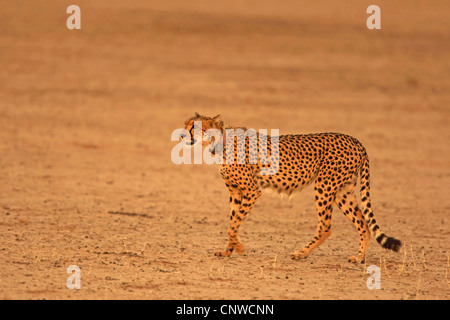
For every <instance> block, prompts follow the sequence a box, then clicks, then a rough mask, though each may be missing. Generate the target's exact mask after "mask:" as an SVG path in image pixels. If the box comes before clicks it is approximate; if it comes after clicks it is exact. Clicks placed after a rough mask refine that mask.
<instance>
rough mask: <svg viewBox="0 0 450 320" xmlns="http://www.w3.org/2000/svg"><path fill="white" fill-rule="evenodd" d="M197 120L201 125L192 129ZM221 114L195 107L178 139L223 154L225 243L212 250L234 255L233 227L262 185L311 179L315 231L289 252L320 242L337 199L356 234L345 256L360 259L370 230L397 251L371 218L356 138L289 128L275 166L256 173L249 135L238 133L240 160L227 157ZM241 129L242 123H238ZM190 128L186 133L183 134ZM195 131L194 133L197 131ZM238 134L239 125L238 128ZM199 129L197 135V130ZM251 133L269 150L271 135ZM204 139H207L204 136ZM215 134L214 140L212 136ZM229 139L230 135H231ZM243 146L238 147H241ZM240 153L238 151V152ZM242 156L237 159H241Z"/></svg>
mask: <svg viewBox="0 0 450 320" xmlns="http://www.w3.org/2000/svg"><path fill="white" fill-rule="evenodd" d="M198 121H201V131H194V129H197V128H198V126H197V125H196V124H198V123H199V122H198ZM230 128H231V129H236V127H232V126H228V127H225V126H224V123H223V121H222V120H221V116H220V115H217V116H215V117H207V116H202V115H200V114H198V113H195V115H194V116H193V117H191V118H189V119H187V120H186V121H185V131H184V132H185V134H181V137H182V138H183V141H186V143H187V144H188V145H194V144H195V143H196V142H197V141H198V140H200V141H202V146H203V147H206V146H208V145H209V146H210V150H212V153H214V152H215V149H214V148H213V149H211V146H217V145H218V144H219V142H220V144H221V145H222V149H223V150H222V156H223V160H224V161H222V163H221V164H220V169H219V172H220V174H221V175H222V178H223V179H224V181H225V185H226V187H227V188H228V190H229V193H230V198H229V201H230V217H229V218H230V225H229V228H228V245H227V247H226V249H225V250H224V251H217V252H216V253H215V255H216V256H221V257H228V256H230V255H231V254H232V252H233V251H236V252H237V253H238V254H239V255H242V254H243V253H244V245H243V244H242V242H241V240H240V238H239V235H238V230H239V226H240V225H241V223H242V222H243V221H244V220H245V219H246V217H247V216H248V214H249V213H250V211H251V209H252V207H253V206H254V204H255V202H256V200H257V199H258V198H259V197H260V196H261V195H262V190H265V189H267V190H272V191H275V192H277V193H280V194H287V195H289V196H290V195H291V194H292V193H293V192H296V191H299V190H301V189H302V188H304V187H305V186H307V185H308V184H310V183H314V193H315V204H316V210H317V216H318V220H319V221H318V224H317V230H316V234H315V236H314V237H313V238H312V239H311V241H309V243H307V244H306V245H305V246H304V247H303V248H302V249H301V250H298V251H295V252H294V253H293V254H292V255H291V258H292V259H294V260H298V259H303V258H306V257H308V256H309V255H310V253H311V252H312V251H313V250H314V249H316V248H317V247H318V246H319V245H320V244H321V243H323V242H324V241H325V239H327V238H328V237H329V236H330V235H331V214H332V211H333V205H334V204H336V205H337V206H338V208H339V209H340V210H341V211H342V212H343V213H344V215H345V216H346V217H347V218H348V219H349V220H350V221H351V222H352V223H353V225H354V226H355V228H356V229H357V231H358V235H359V251H358V254H357V255H356V256H352V257H350V258H349V259H348V261H349V262H354V263H363V262H364V261H365V256H366V252H367V249H368V247H369V241H370V234H371V233H372V234H373V235H374V237H375V239H376V241H377V242H378V243H379V244H380V245H381V247H383V248H385V249H389V250H392V251H394V252H398V251H399V249H400V247H401V241H400V240H397V239H395V238H393V237H389V236H387V235H386V234H385V233H383V232H382V231H381V229H380V227H379V226H378V224H377V221H376V220H375V217H374V213H373V210H372V205H371V201H370V172H369V157H368V155H367V152H366V150H365V148H364V147H363V145H362V144H361V143H360V142H359V141H358V140H356V139H355V138H353V137H351V136H349V135H345V134H341V133H331V132H327V133H315V134H288V135H279V136H278V150H277V151H278V154H276V156H278V168H277V170H276V171H275V170H273V169H271V171H270V173H269V174H264V175H263V174H261V172H262V169H263V168H267V167H268V165H267V163H264V164H263V163H261V162H260V160H257V161H256V162H250V161H249V159H251V158H252V157H254V155H252V152H253V151H252V150H250V149H249V141H250V136H245V137H239V136H236V138H237V139H239V138H243V139H245V141H246V143H245V154H244V156H245V159H244V161H243V162H242V161H241V162H240V163H239V162H238V161H237V162H234V163H230V161H228V162H226V161H225V160H226V159H225V154H226V151H227V150H226V148H227V144H226V143H225V141H226V136H227V132H229V131H227V130H226V129H230ZM208 129H216V130H218V131H219V132H220V133H221V134H222V137H223V139H222V141H219V140H220V139H215V138H212V139H204V140H203V138H204V135H205V133H206V132H207V130H208ZM243 129H245V128H243ZM187 132H189V134H190V138H188V137H187V136H188V135H187ZM196 132H199V133H196ZM240 132H241V134H242V132H243V130H241V131H240ZM199 134H200V135H201V136H199ZM254 135H256V136H255V138H256V141H257V144H261V143H262V142H261V139H262V138H264V139H265V141H266V142H267V144H266V145H267V149H268V150H271V143H272V139H273V138H271V137H269V136H267V135H266V136H265V137H263V135H261V134H259V133H255V134H254ZM207 140H209V141H207ZM216 140H218V141H216ZM233 140H234V137H233ZM236 141H237V140H234V142H233V143H232V144H230V146H233V147H234V150H228V151H229V152H230V151H231V153H233V152H234V155H235V156H239V155H238V151H239V150H238V146H237V143H236ZM241 151H242V150H241ZM240 154H241V156H240V157H242V154H243V153H240ZM240 160H242V159H240ZM358 176H359V179H360V180H359V184H360V190H359V191H360V198H361V199H360V200H361V205H360V206H359V205H358V203H357V199H356V196H355V188H356V186H357V182H358V179H357V178H358Z"/></svg>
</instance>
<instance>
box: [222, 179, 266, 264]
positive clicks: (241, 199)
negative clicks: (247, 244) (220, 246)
mask: <svg viewBox="0 0 450 320" xmlns="http://www.w3.org/2000/svg"><path fill="white" fill-rule="evenodd" d="M255 187H256V185H255ZM260 196H261V191H260V190H259V189H258V188H251V189H245V190H240V189H238V188H230V226H229V227H228V245H227V248H226V249H225V251H217V252H216V253H215V255H216V256H218V257H228V256H230V255H231V254H232V253H233V251H234V250H236V252H237V253H238V254H239V255H242V254H243V253H244V245H243V244H242V242H241V240H240V238H239V234H238V230H239V226H240V225H241V223H242V222H243V221H244V220H245V218H246V217H247V216H248V214H249V213H250V210H251V209H252V207H253V205H254V204H255V202H256V200H257V199H258V198H259V197H260Z"/></svg>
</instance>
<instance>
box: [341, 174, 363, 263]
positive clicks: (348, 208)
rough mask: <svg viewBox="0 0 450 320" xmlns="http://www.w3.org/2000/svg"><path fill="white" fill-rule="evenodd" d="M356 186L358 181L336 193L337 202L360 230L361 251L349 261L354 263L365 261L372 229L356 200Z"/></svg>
mask: <svg viewBox="0 0 450 320" xmlns="http://www.w3.org/2000/svg"><path fill="white" fill-rule="evenodd" d="M355 186H356V181H355V182H354V183H352V184H348V185H345V186H344V187H342V188H341V189H339V190H338V192H337V193H336V198H335V203H336V204H337V206H338V207H339V209H341V211H342V213H343V214H344V215H345V216H346V217H347V219H349V220H350V221H351V222H352V223H353V225H354V226H355V228H356V229H357V231H358V236H359V251H358V254H357V255H356V256H351V257H350V258H349V259H348V261H349V262H353V263H364V261H365V257H366V252H367V249H368V248H369V243H370V231H369V228H368V226H367V223H366V220H365V219H364V217H363V215H362V212H361V210H360V209H359V207H358V204H357V202H356V197H355V194H354V187H355Z"/></svg>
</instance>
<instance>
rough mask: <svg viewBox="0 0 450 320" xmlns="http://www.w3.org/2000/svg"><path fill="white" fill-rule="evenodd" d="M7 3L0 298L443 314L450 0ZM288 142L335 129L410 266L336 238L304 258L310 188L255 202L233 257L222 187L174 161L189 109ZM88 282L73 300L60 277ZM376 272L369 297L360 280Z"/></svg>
mask: <svg viewBox="0 0 450 320" xmlns="http://www.w3.org/2000/svg"><path fill="white" fill-rule="evenodd" d="M143 2H144V1H138V0H128V1H125V2H124V1H106V0H96V1H83V0H80V1H77V3H76V4H78V5H79V6H80V8H81V12H82V29H81V30H68V29H67V28H66V19H67V17H68V16H69V15H68V14H66V8H67V6H69V5H70V4H74V2H72V1H61V0H58V1H56V0H46V1H25V0H24V1H19V0H17V1H7V2H5V3H2V10H1V11H0V26H1V28H0V29H1V31H0V67H1V72H0V133H1V144H0V150H1V156H0V230H1V232H0V298H1V299H448V298H449V297H450V279H449V278H450V274H449V273H450V263H449V256H450V246H449V235H450V230H449V223H450V220H449V213H450V198H449V194H448V187H449V178H450V171H449V164H450V163H449V157H450V153H449V137H450V132H449V125H450V91H449V88H450V76H449V72H450V59H449V53H450V3H449V2H448V1H446V0H437V1H433V4H432V5H430V4H429V1H425V0H423V1H422V0H419V1H414V2H413V3H411V2H410V1H394V2H393V1H381V0H380V1H377V4H378V5H379V6H380V8H381V18H382V29H381V30H368V29H367V28H366V19H367V17H368V16H369V15H368V14H366V8H367V7H368V6H369V5H370V4H373V3H371V2H368V1H360V0H358V1H356V0H352V1H345V4H343V2H342V1H332V0H329V1H283V2H282V4H280V3H279V2H276V1H266V0H264V1H261V0H258V1H256V0H254V1H229V0H227V1H222V0H218V1H206V0H205V1H198V0H190V1H174V0H172V1H158V2H159V4H158V3H154V4H143ZM196 111H198V112H200V113H202V114H206V115H215V114H218V113H220V114H222V117H223V119H224V120H225V122H226V123H230V124H234V125H239V126H247V127H253V128H267V129H270V128H276V129H279V130H280V133H281V134H285V133H311V132H323V131H337V132H343V133H347V134H350V135H353V136H355V137H356V138H358V139H359V140H360V141H361V142H362V143H363V144H364V145H365V146H366V148H367V150H368V152H369V156H370V159H371V170H372V172H371V177H372V200H373V207H374V212H375V215H376V217H377V221H378V222H379V224H380V226H381V228H382V229H383V230H384V231H385V232H386V233H388V234H389V235H391V236H394V237H397V238H399V239H401V240H402V241H403V242H404V246H403V248H402V250H401V252H400V253H397V254H395V253H391V252H387V251H385V250H383V249H382V248H380V247H379V246H378V245H377V244H376V243H375V241H374V240H373V239H372V243H371V247H370V250H369V253H368V257H367V259H366V260H367V261H366V264H365V265H355V264H350V263H348V262H347V258H348V257H349V256H352V255H354V254H356V252H357V249H358V237H357V233H356V231H355V230H354V227H353V226H352V224H351V223H350V222H349V221H348V220H347V219H346V218H345V217H344V216H343V215H342V214H341V213H340V212H339V210H338V209H337V208H335V211H334V214H333V230H334V233H333V235H332V236H331V237H330V238H329V239H328V240H327V241H326V242H325V243H324V244H323V245H322V246H321V247H320V248H319V249H317V250H316V251H314V252H313V254H312V255H311V256H310V257H309V258H308V259H307V260H305V261H292V260H291V259H290V258H289V255H290V253H292V252H293V251H295V250H298V249H299V248H301V247H302V246H303V245H304V244H305V243H306V242H308V241H309V240H310V238H311V237H312V236H313V235H314V232H315V228H316V221H317V217H316V214H315V207H314V196H313V190H312V187H309V188H308V189H306V190H304V191H303V192H302V193H300V194H298V195H297V196H296V197H295V198H294V199H293V200H291V201H287V200H281V199H278V198H274V197H272V196H269V195H265V196H263V197H262V198H261V199H260V200H258V203H257V204H256V206H255V208H254V210H253V212H252V214H251V215H250V216H249V218H248V219H247V220H246V221H245V223H244V224H243V225H242V228H241V238H242V240H243V242H244V244H245V245H246V249H247V250H246V253H245V255H243V256H238V255H233V256H232V257H230V258H216V257H214V255H213V253H214V252H215V251H216V250H221V249H224V248H225V245H226V243H227V227H228V225H227V224H228V191H227V189H226V188H225V186H224V183H223V181H222V179H221V177H220V174H219V173H218V167H216V166H209V165H179V166H177V165H175V164H173V163H172V161H171V158H170V154H171V150H172V148H173V147H174V146H175V145H176V142H172V141H171V140H170V136H171V133H172V131H173V130H175V129H177V128H180V127H182V126H183V123H184V120H185V119H186V118H188V117H190V116H192V115H193V113H194V112H196ZM70 265H77V266H79V267H80V269H81V289H80V290H75V289H74V290H70V289H68V288H67V286H66V280H67V278H68V277H69V276H70V274H67V273H66V270H67V268H68V266H70ZM370 265H376V266H379V267H380V269H381V289H379V290H377V289H374V290H369V289H368V288H367V285H366V282H367V279H368V277H369V275H368V274H366V270H367V268H368V267H369V266H370Z"/></svg>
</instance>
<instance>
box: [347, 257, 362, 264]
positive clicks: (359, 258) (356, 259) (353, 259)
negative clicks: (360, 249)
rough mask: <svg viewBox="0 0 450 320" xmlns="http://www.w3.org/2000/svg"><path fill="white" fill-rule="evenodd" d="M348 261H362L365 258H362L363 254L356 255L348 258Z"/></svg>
mask: <svg viewBox="0 0 450 320" xmlns="http://www.w3.org/2000/svg"><path fill="white" fill-rule="evenodd" d="M348 262H351V263H364V262H365V259H364V257H363V256H360V255H358V256H356V257H350V258H348Z"/></svg>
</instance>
